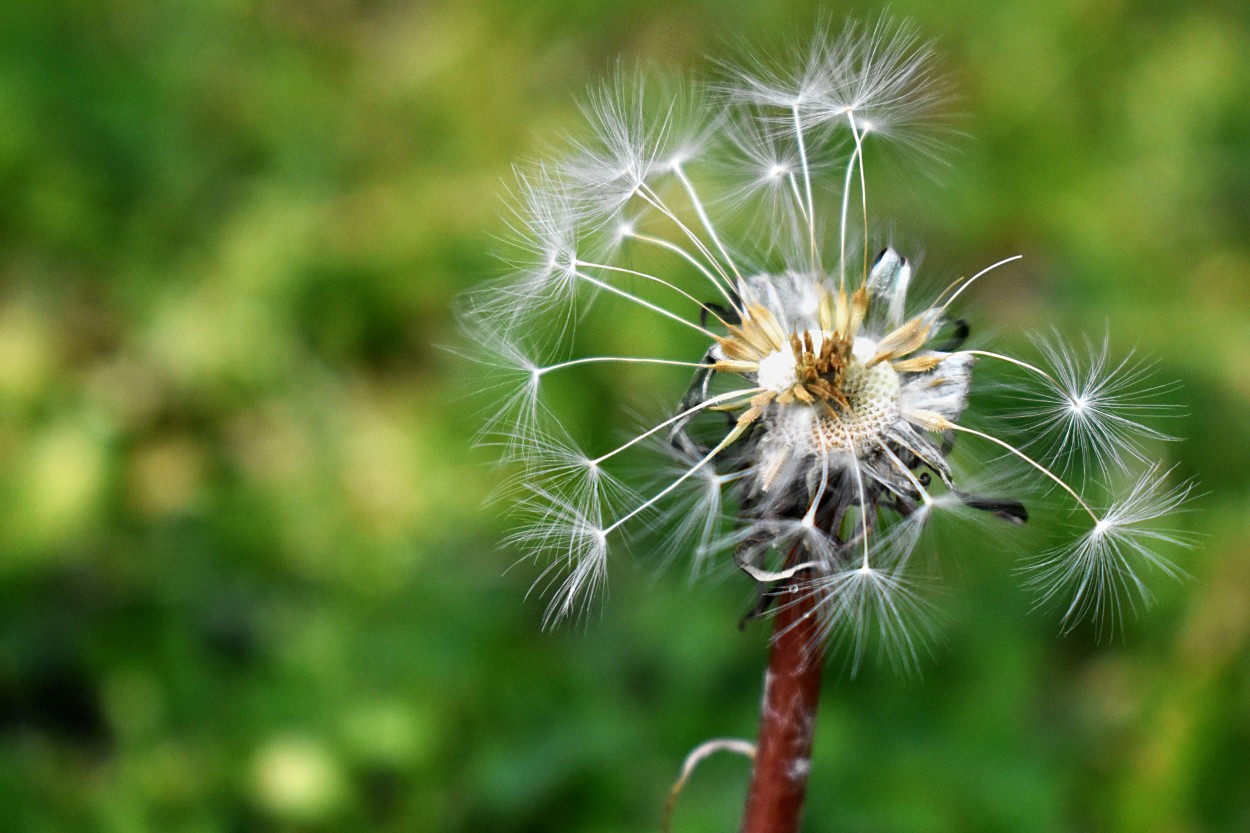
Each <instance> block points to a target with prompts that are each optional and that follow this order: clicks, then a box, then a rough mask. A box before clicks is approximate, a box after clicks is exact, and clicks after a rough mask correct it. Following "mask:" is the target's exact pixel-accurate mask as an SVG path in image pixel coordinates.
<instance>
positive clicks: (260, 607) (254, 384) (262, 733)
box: [0, 0, 1250, 833]
mask: <svg viewBox="0 0 1250 833" xmlns="http://www.w3.org/2000/svg"><path fill="white" fill-rule="evenodd" d="M853 11H856V12H857V13H858V14H861V15H863V16H872V15H874V14H875V10H874V9H873V8H872V7H871V6H869V5H867V4H862V3H857V4H855V8H854V10H853ZM893 11H894V12H895V13H896V14H898V15H901V16H907V17H911V18H913V19H914V20H915V21H916V22H917V24H918V25H919V28H920V29H921V31H923V32H925V33H927V34H931V35H933V36H935V37H937V38H938V39H939V41H940V44H941V48H942V50H943V52H944V54H945V60H946V63H947V65H948V66H949V67H950V69H951V70H952V72H953V73H954V75H955V77H956V83H957V86H958V87H959V88H960V89H961V90H962V92H963V93H964V98H963V100H962V102H961V108H962V110H963V112H965V113H966V114H968V118H967V119H966V123H965V128H966V131H967V133H968V134H969V135H970V137H971V138H970V139H969V140H967V141H963V142H959V143H957V147H956V149H955V151H954V153H953V155H952V161H953V164H952V165H951V167H950V168H949V169H946V170H944V171H941V172H940V179H941V182H939V183H934V182H932V181H930V180H929V179H927V178H925V177H917V178H915V179H914V181H912V180H908V179H906V178H903V179H902V181H901V182H899V183H896V185H899V186H901V187H895V188H892V189H888V190H883V191H881V192H879V193H878V194H876V195H874V199H875V203H876V213H877V214H878V215H879V216H881V217H884V218H890V220H889V221H890V222H891V223H893V224H894V229H895V231H896V234H898V235H899V236H900V237H902V238H904V239H906V240H915V241H922V242H923V243H924V246H925V248H926V250H927V251H928V252H929V254H930V260H931V261H940V264H939V265H940V267H942V268H944V267H947V266H949V267H950V269H951V270H953V271H955V272H956V273H958V272H959V271H960V270H963V269H966V268H967V266H968V265H970V264H977V265H979V264H983V263H989V262H992V261H993V260H994V259H996V258H997V257H999V256H1001V255H1002V254H1003V253H1004V252H1022V253H1024V254H1025V256H1026V257H1025V261H1024V265H1023V266H1022V267H1021V268H1020V269H1018V270H1015V272H1014V273H1013V274H1012V275H1008V274H1004V275H1003V276H1002V278H1001V280H1000V282H999V283H997V284H995V286H994V287H992V288H990V289H986V290H985V291H983V292H982V293H981V294H980V295H979V296H978V304H979V305H980V306H981V308H982V309H983V310H984V311H985V317H986V318H993V319H994V320H996V321H1009V322H1012V326H1011V332H1010V333H1006V334H1004V337H1005V338H1009V339H1010V338H1016V336H1015V335H1014V332H1015V330H1016V329H1017V327H1016V325H1017V323H1018V325H1019V328H1020V329H1021V330H1024V331H1028V330H1032V331H1039V330H1044V329H1045V328H1046V327H1048V326H1050V325H1054V326H1058V327H1060V328H1063V329H1064V330H1065V331H1066V330H1067V329H1068V328H1072V329H1073V330H1075V331H1085V332H1092V333H1095V334H1097V333H1099V332H1101V328H1103V327H1104V326H1106V323H1105V322H1110V329H1111V332H1112V333H1113V338H1114V339H1115V342H1116V345H1117V346H1118V347H1120V348H1121V349H1127V348H1131V347H1133V346H1137V347H1139V348H1141V349H1142V350H1143V351H1144V352H1145V353H1147V354H1148V355H1150V356H1152V357H1155V358H1157V359H1158V361H1159V363H1160V376H1161V377H1162V378H1179V379H1182V380H1184V389H1183V394H1182V396H1183V397H1184V400H1185V405H1186V409H1187V413H1188V416H1187V417H1186V418H1185V419H1184V420H1183V423H1184V424H1183V426H1182V427H1180V428H1179V429H1178V431H1179V433H1182V434H1184V435H1186V436H1188V437H1189V440H1188V441H1187V442H1185V443H1184V444H1181V445H1179V446H1176V447H1175V448H1174V449H1173V453H1175V454H1176V455H1177V457H1178V459H1179V460H1180V465H1181V467H1180V469H1179V470H1178V472H1179V474H1180V475H1181V476H1193V477H1195V478H1196V479H1197V480H1198V481H1199V482H1200V483H1201V484H1202V489H1203V491H1204V496H1203V497H1202V499H1201V500H1199V501H1198V502H1197V503H1196V504H1195V508H1194V511H1193V512H1192V513H1191V514H1189V515H1188V516H1187V517H1186V519H1185V523H1186V525H1188V526H1189V527H1190V528H1191V529H1193V530H1195V531H1198V532H1199V533H1201V535H1202V538H1201V544H1200V546H1199V547H1198V548H1197V549H1196V550H1195V551H1194V553H1193V554H1192V557H1190V558H1189V559H1188V560H1187V562H1186V567H1187V569H1188V570H1189V571H1190V572H1191V573H1192V576H1193V579H1192V580H1191V581H1189V582H1188V583H1185V584H1183V585H1178V586H1161V587H1159V591H1160V594H1161V596H1162V598H1161V603H1160V604H1159V605H1157V606H1156V607H1155V608H1153V609H1151V610H1150V611H1149V612H1144V613H1143V614H1142V615H1140V616H1139V617H1138V618H1137V619H1136V620H1135V621H1133V622H1132V623H1131V624H1130V625H1129V626H1128V627H1127V628H1126V630H1125V632H1124V633H1123V635H1122V636H1121V637H1119V638H1117V639H1116V640H1115V641H1113V642H1111V643H1109V644H1108V643H1103V644H1098V643H1097V642H1096V641H1095V640H1094V638H1093V633H1092V631H1089V630H1085V629H1082V630H1078V631H1077V632H1075V633H1073V634H1071V635H1069V636H1067V637H1065V638H1059V637H1058V636H1057V635H1056V632H1057V630H1058V622H1057V620H1056V618H1055V617H1054V615H1053V614H1051V613H1047V612H1040V613H1035V614H1032V615H1030V613H1029V599H1028V597H1027V595H1026V594H1025V593H1023V592H1022V591H1021V590H1020V589H1019V588H1018V586H1017V585H1018V581H1017V579H1016V577H1015V576H1014V575H1013V574H1012V572H1011V571H1012V567H1013V564H1012V563H1008V562H1006V561H1004V560H1003V558H1001V556H1000V553H999V552H996V551H995V543H994V541H993V540H992V539H991V540H987V541H986V542H984V543H983V544H980V545H977V546H968V545H966V544H961V549H962V550H964V552H962V553H961V558H959V559H957V561H958V566H957V568H956V569H958V571H959V574H958V575H952V576H949V577H948V579H950V580H948V581H947V582H946V584H947V588H948V589H947V592H946V595H945V597H944V598H943V599H942V605H943V607H944V608H946V609H947V610H948V611H949V612H950V616H949V624H948V626H947V627H946V628H945V631H944V641H943V644H942V645H941V646H940V647H939V648H938V649H937V650H936V651H935V656H934V658H933V659H932V661H931V662H930V663H929V664H928V665H927V667H926V668H925V671H924V675H923V677H921V678H920V679H900V678H898V677H897V676H895V675H894V674H893V673H891V672H890V671H889V670H888V669H875V668H868V669H865V670H863V671H862V672H861V673H860V674H859V676H858V677H857V678H856V679H854V680H850V679H847V678H846V676H845V675H843V674H839V673H838V669H837V668H833V669H831V671H830V673H829V682H828V686H827V691H826V699H825V701H824V706H823V709H824V710H823V713H822V716H821V724H820V729H819V733H818V737H817V751H816V759H815V761H814V764H813V773H814V775H813V781H812V796H811V801H810V807H809V812H808V817H807V826H806V829H807V830H810V831H813V832H815V831H839V830H866V831H867V830H871V831H895V830H897V831H961V832H962V833H966V832H967V831H1004V830H1011V831H1051V830H1099V831H1134V832H1135V833H1141V832H1145V833H1150V831H1158V833H1164V832H1165V831H1166V832H1167V833H1180V832H1182V831H1183V832H1185V833H1187V832H1188V831H1234V830H1247V829H1250V794H1248V793H1247V790H1246V787H1245V785H1246V784H1247V783H1250V754H1247V753H1248V750H1250V614H1248V613H1247V611H1250V556H1248V555H1247V553H1250V521H1248V520H1247V517H1250V473H1248V472H1247V468H1246V463H1247V460H1248V459H1250V455H1248V452H1250V441H1248V440H1247V438H1246V435H1245V434H1243V433H1242V428H1243V427H1244V426H1245V424H1246V418H1245V414H1246V413H1247V409H1248V408H1250V370H1248V369H1247V361H1246V356H1248V355H1250V164H1248V163H1247V160H1248V159H1250V106H1248V105H1247V102H1248V101H1250V12H1248V10H1247V7H1246V5H1245V4H1244V2H1240V0H1237V2H1234V0H1228V2H1222V3H1221V2H1210V3H1203V4H1166V3H1153V2H1147V0H1117V2H1109V3H1077V2H1067V3H1055V4H1045V3H1040V4H1039V3H1027V2H1019V1H1018V0H1017V2H1010V3H1001V4H1000V3H987V2H973V1H972V0H953V2H949V3H943V4H940V5H933V4H927V3H921V2H913V1H912V0H907V1H906V2H896V3H895V4H894V6H893ZM841 13H842V9H841V7H839V11H838V14H841ZM814 17H815V12H814V10H813V9H812V8H811V7H809V5H808V4H805V3H798V2H782V3H774V4H759V3H752V2H748V0H719V2H712V0H683V1H682V2H672V0H670V2H658V0H633V2H618V3H608V2H586V0H580V1H579V2H572V0H546V2H541V3H513V2H507V0H494V2H487V0H481V2H469V3H458V2H451V0H444V1H443V2H416V3H404V2H399V0H357V1H356V2H352V0H204V1H203V2H188V0H173V2H166V3H147V2H141V0H106V2H102V3H97V2H86V0H52V2H43V1H42V0H12V2H9V3H7V4H6V6H5V10H4V12H3V13H0V112H3V113H4V118H3V119H0V193H3V195H4V198H3V200H0V460H2V465H0V498H2V499H0V808H2V809H0V814H2V815H3V817H4V820H3V822H2V823H0V826H2V827H3V829H5V830H15V831H35V832H37V833H42V832H43V831H47V833H52V832H53V831H56V833H61V832H62V831H67V830H92V831H94V830H98V831H118V832H119V833H120V832H121V831H147V830H153V831H157V830H159V831H168V832H170V833H177V832H178V831H187V832H188V833H190V832H191V831H195V832H197V833H198V832H199V831H203V832H204V833H209V832H210V831H211V832H213V833H216V832H217V831H241V830H273V831H329V830H371V831H375V830H376V831H390V830H393V831H399V830H404V831H449V830H465V831H484V830H492V831H517V832H518V833H519V832H520V831H549V830H586V831H605V832H606V831H635V830H653V829H655V828H656V827H657V823H658V817H659V812H660V807H661V806H662V804H663V798H664V795H665V793H666V791H667V789H668V786H669V785H670V783H671V781H672V779H673V778H674V777H675V774H676V771H677V768H678V766H679V764H680V761H681V759H682V757H683V756H684V754H685V753H686V751H688V750H689V749H690V748H691V747H693V746H694V745H696V744H697V743H699V742H701V741H702V740H705V739H707V738H708V737H711V736H722V735H741V736H751V735H752V734H753V731H754V726H755V720H756V708H757V706H758V696H759V685H760V674H761V669H762V667H763V656H764V642H765V632H764V629H763V628H760V627H752V628H748V629H747V631H746V632H745V633H741V634H740V633H739V632H738V631H737V630H736V629H735V623H736V622H737V619H738V617H739V615H740V614H741V613H742V612H743V611H744V610H745V606H746V605H747V603H748V601H749V598H748V591H747V589H746V588H745V586H744V585H743V583H742V582H739V581H734V580H727V581H723V582H720V583H712V584H700V585H696V586H693V587H691V586H688V585H687V584H686V583H685V582H683V580H682V577H681V575H680V573H679V571H677V570H670V571H668V572H667V573H664V574H662V575H659V576H656V575H655V571H654V570H652V569H651V568H650V566H649V565H648V564H647V563H646V558H645V554H642V553H640V554H639V557H638V558H637V559H635V561H634V563H630V562H629V561H628V560H621V561H618V562H617V563H616V565H615V567H614V571H613V575H612V581H613V586H612V595H611V598H610V599H609V600H608V602H607V604H606V606H605V609H604V612H603V615H602V617H601V618H598V617H597V618H594V619H592V621H590V622H589V623H587V625H586V626H585V627H584V628H582V629H577V628H566V629H563V630H560V631H557V632H555V633H542V632H541V631H540V625H539V620H540V618H541V607H542V606H541V604H540V603H538V602H536V601H535V600H534V599H530V600H528V601H527V600H525V598H524V597H525V591H526V589H527V587H528V585H529V582H530V581H531V580H532V579H533V577H534V575H535V574H536V569H535V568H534V567H533V565H529V564H523V565H521V566H518V567H516V568H515V569H512V570H511V571H508V572H506V573H505V572H504V571H505V568H506V567H507V566H508V565H509V564H510V563H511V561H512V559H513V556H512V555H510V554H509V553H506V552H503V553H501V552H498V551H497V550H496V543H495V542H496V541H497V540H498V538H499V536H500V534H501V529H502V522H501V521H500V519H499V518H498V514H499V507H498V506H497V505H495V506H487V507H486V508H483V507H482V499H483V497H484V496H485V495H486V493H487V492H488V491H489V489H490V486H491V482H492V480H493V479H494V478H495V477H496V474H495V473H494V472H493V471H492V470H491V469H490V468H489V467H488V466H486V465H485V462H486V459H487V455H484V454H482V453H479V452H478V451H473V450H470V449H469V448H468V440H469V435H470V433H471V429H470V427H468V426H471V425H472V424H473V421H474V419H475V418H476V417H475V412H474V409H475V405H474V403H473V402H472V401H468V400H466V399H464V398H463V397H462V394H463V392H464V390H465V389H466V388H467V387H471V386H472V384H473V381H472V379H471V378H466V377H469V376H471V374H472V372H473V371H472V369H471V368H470V367H468V366H466V365H464V364H463V363H460V362H458V361H456V360H455V359H454V357H453V356H452V355H451V354H449V353H447V352H445V351H440V350H439V349H438V348H437V347H436V346H435V345H439V344H454V343H455V342H456V339H457V335H456V333H455V327H454V323H453V321H452V319H451V316H450V315H449V312H448V306H449V303H450V302H451V300H452V299H453V297H454V296H455V295H456V294H457V293H458V292H460V291H462V290H464V289H465V288H466V287H469V286H471V285H472V284H473V283H474V282H476V281H479V280H482V279H486V278H489V277H491V276H493V275H496V274H498V272H499V270H500V267H499V265H498V263H497V261H496V259H495V255H494V252H495V251H496V250H497V247H496V245H495V243H494V242H493V241H492V235H494V234H497V233H499V232H500V231H502V228H503V226H502V223H501V221H500V219H499V215H500V203H499V200H498V194H499V192H500V190H501V187H502V186H501V183H503V182H505V181H506V180H507V178H508V177H509V166H510V165H511V164H512V162H513V161H514V160H517V159H521V158H527V157H532V156H534V155H536V154H538V153H540V152H541V150H542V148H543V147H544V145H545V143H547V142H549V141H550V140H551V139H553V137H556V136H557V135H558V134H559V133H560V132H561V131H563V130H567V129H570V128H571V127H572V126H573V125H575V124H576V122H577V120H578V117H577V114H576V104H575V100H576V97H577V95H578V94H580V92H581V90H582V89H584V87H585V85H586V84H587V83H588V82H590V81H593V80H595V79H597V78H599V77H601V76H602V74H603V73H604V72H605V71H606V70H607V69H608V68H609V67H610V66H611V65H612V64H613V62H614V61H615V60H616V59H617V58H618V57H620V58H623V59H624V60H626V61H627V62H656V63H660V64H664V65H669V66H674V67H686V68H698V67H701V66H705V62H704V59H703V58H702V56H703V55H705V54H707V53H709V52H716V51H718V50H720V49H721V48H722V47H723V41H724V39H725V38H726V37H727V36H735V35H740V34H746V35H750V36H751V37H753V38H762V39H763V40H765V41H768V40H769V39H772V40H778V39H782V38H784V36H786V35H787V34H789V33H794V32H799V33H802V32H804V31H805V28H806V27H807V25H808V24H809V23H810V21H812V20H813V19H814ZM597 390H598V393H599V395H601V396H602V397H604V399H605V400H606V401H604V402H603V403H602V407H604V408H613V407H618V406H624V405H626V404H628V403H627V402H626V401H625V400H626V399H627V397H626V396H625V394H624V393H623V392H621V391H617V390H615V389H613V388H612V387H611V386H610V385H607V384H604V385H601V386H599V388H598V389H597ZM584 416H585V418H587V419H588V418H589V416H590V415H588V414H587V415H584ZM950 561H952V562H955V561H956V559H950ZM746 770H747V765H746V764H745V763H744V762H742V761H740V760H733V759H725V760H721V759H713V760H712V761H710V762H708V763H707V764H706V765H705V767H704V768H703V769H700V771H699V772H698V773H697V774H696V776H695V778H694V780H693V782H692V783H691V785H690V787H689V788H688V790H687V792H686V794H685V795H684V796H683V799H682V802H681V803H680V804H679V805H678V809H677V816H676V824H677V829H678V830H680V831H714V830H715V831H723V830H729V829H734V828H735V826H736V824H737V818H738V814H739V812H740V806H741V802H742V799H743V790H744V787H745V784H746V776H747V771H746Z"/></svg>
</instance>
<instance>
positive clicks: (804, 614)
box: [742, 591, 824, 833]
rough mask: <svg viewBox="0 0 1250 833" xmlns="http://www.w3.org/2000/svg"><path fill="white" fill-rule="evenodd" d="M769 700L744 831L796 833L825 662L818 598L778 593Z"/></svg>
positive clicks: (767, 678)
mask: <svg viewBox="0 0 1250 833" xmlns="http://www.w3.org/2000/svg"><path fill="white" fill-rule="evenodd" d="M776 604H777V605H778V609H777V612H776V614H775V617H774V624H773V639H772V647H771V649H770V652H769V657H768V673H767V674H766V675H765V677H764V705H763V712H762V714H761V716H760V737H759V743H758V744H757V746H756V751H755V767H754V769H753V771H752V774H751V789H750V792H749V793H748V795H747V807H746V813H745V815H744V817H743V821H742V833H795V831H797V830H798V829H799V819H800V817H801V816H802V814H803V798H804V796H805V795H806V794H807V773H808V770H809V769H810V768H811V753H812V732H813V730H814V729H815V726H816V706H817V705H818V704H819V701H820V676H821V669H822V668H823V666H824V657H823V652H822V651H821V640H820V637H819V634H818V631H817V627H818V624H817V617H816V615H815V611H814V606H815V599H814V598H813V594H812V593H811V592H810V591H809V592H807V593H795V592H792V591H790V592H785V593H782V594H780V595H779V596H778V597H777V600H776Z"/></svg>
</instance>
